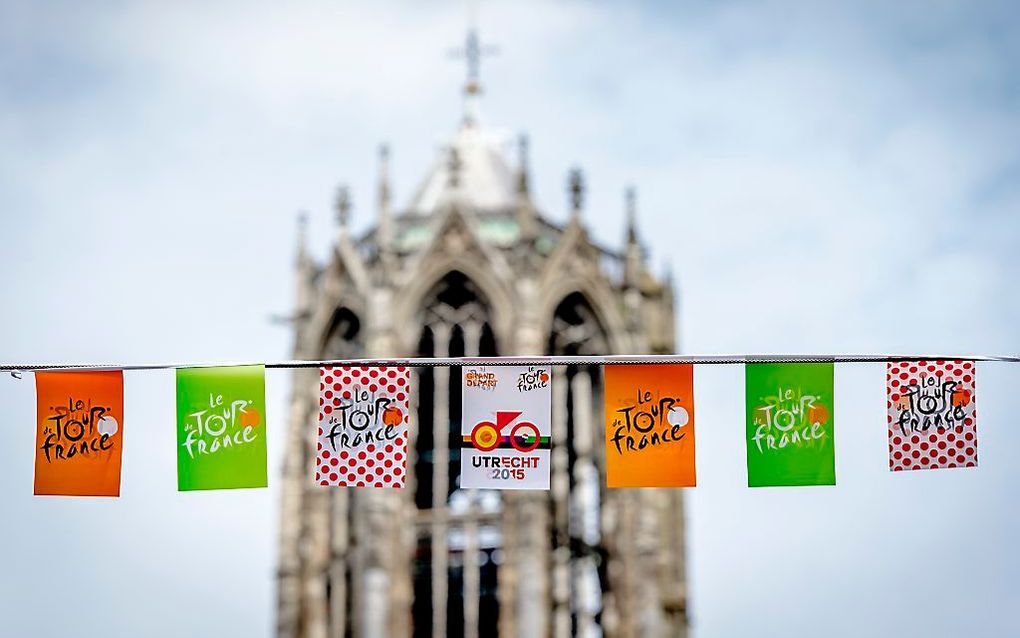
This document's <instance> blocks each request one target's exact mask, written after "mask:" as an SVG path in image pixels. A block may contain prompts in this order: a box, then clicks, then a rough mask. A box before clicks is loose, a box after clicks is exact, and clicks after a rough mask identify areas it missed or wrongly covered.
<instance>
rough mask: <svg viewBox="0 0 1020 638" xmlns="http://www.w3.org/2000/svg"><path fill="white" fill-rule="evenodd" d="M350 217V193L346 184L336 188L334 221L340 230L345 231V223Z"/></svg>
mask: <svg viewBox="0 0 1020 638" xmlns="http://www.w3.org/2000/svg"><path fill="white" fill-rule="evenodd" d="M350 218H351V193H350V190H349V189H348V188H347V186H346V185H340V187H339V188H337V189H336V221H337V224H339V225H340V232H341V233H345V232H347V224H348V222H349V221H350Z"/></svg>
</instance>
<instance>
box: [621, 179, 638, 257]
mask: <svg viewBox="0 0 1020 638" xmlns="http://www.w3.org/2000/svg"><path fill="white" fill-rule="evenodd" d="M623 201H624V208H625V209H626V211H627V242H628V243H631V244H635V243H637V189H636V188H634V187H633V186H628V187H627V189H626V190H625V191H624V192H623Z"/></svg>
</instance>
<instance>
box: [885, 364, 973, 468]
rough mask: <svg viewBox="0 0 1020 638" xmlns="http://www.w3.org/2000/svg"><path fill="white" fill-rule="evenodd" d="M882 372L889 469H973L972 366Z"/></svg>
mask: <svg viewBox="0 0 1020 638" xmlns="http://www.w3.org/2000/svg"><path fill="white" fill-rule="evenodd" d="M886 370H887V375H886V395H887V398H888V403H887V407H888V432H889V469H890V470H892V471H893V472H899V471H904V470H934V469H941V468H954V467H977V406H976V404H975V396H976V395H975V379H976V377H977V375H976V367H975V364H974V362H973V361H902V362H897V363H889V364H887V366H886ZM931 408H934V409H931ZM957 408H958V409H957ZM936 415H938V416H941V417H942V418H941V419H940V420H939V422H938V423H934V422H931V419H932V417H934V416H936ZM947 415H948V416H949V420H948V421H947V420H946V416H947ZM926 417H928V420H929V425H928V427H925V423H926ZM901 419H904V420H905V422H904V424H903V425H902V426H901V425H900V422H901ZM915 421H916V423H915Z"/></svg>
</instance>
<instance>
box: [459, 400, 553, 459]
mask: <svg viewBox="0 0 1020 638" xmlns="http://www.w3.org/2000/svg"><path fill="white" fill-rule="evenodd" d="M522 414H524V413H523V412H512V411H497V412H496V421H495V422H492V421H482V422H480V423H477V424H475V427H474V428H472V430H471V435H470V437H468V438H469V440H470V441H471V445H473V446H474V448H475V449H476V450H478V451H480V452H491V451H493V450H495V449H496V448H503V449H507V448H509V449H514V450H517V451H518V452H522V453H525V454H527V453H528V452H532V451H534V450H535V449H537V448H538V446H539V445H540V444H541V443H542V437H541V435H540V434H539V431H538V426H536V425H535V424H534V423H532V422H531V421H518V419H519V418H520V416H521V415H522Z"/></svg>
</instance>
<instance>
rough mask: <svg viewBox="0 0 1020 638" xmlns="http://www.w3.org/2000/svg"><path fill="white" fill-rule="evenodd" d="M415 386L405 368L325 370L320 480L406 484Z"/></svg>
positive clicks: (346, 483) (321, 383) (318, 465)
mask: <svg viewBox="0 0 1020 638" xmlns="http://www.w3.org/2000/svg"><path fill="white" fill-rule="evenodd" d="M410 385H411V382H410V374H409V371H408V369H407V368H405V367H388V368H369V367H356V366H341V367H335V368H334V367H324V368H320V369H319V434H318V444H317V446H316V447H317V453H316V464H315V465H316V468H315V482H316V483H318V484H319V485H334V486H340V487H404V481H405V477H406V476H407V471H406V465H407V428H408V423H409V421H410V408H409V406H410V394H411V390H410Z"/></svg>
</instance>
